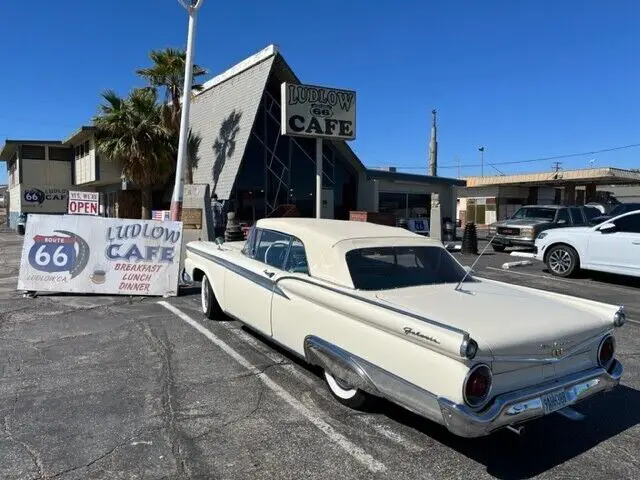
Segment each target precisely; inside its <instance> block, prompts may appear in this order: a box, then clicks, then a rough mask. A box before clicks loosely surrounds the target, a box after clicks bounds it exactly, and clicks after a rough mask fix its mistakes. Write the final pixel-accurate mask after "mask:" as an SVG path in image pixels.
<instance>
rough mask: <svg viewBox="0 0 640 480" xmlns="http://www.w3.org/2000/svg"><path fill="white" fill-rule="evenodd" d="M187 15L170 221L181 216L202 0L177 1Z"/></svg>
mask: <svg viewBox="0 0 640 480" xmlns="http://www.w3.org/2000/svg"><path fill="white" fill-rule="evenodd" d="M178 1H179V2H180V4H181V5H182V6H183V7H184V8H185V9H186V10H187V12H188V13H189V30H188V33H187V58H186V60H185V62H184V86H183V91H182V114H181V116H180V139H179V140H178V159H177V162H176V180H175V184H174V186H173V195H172V196H171V220H173V221H179V220H180V218H181V216H182V197H183V190H184V163H185V159H186V156H187V135H188V132H189V107H190V106H191V84H192V81H193V51H194V42H193V40H194V37H195V34H196V16H197V14H198V10H199V9H200V7H201V6H202V2H203V1H204V0H178Z"/></svg>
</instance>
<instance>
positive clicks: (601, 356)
mask: <svg viewBox="0 0 640 480" xmlns="http://www.w3.org/2000/svg"><path fill="white" fill-rule="evenodd" d="M615 353H616V343H615V340H614V338H613V337H612V336H611V335H607V336H606V337H605V338H604V339H603V340H602V342H600V348H598V363H599V364H600V366H601V367H603V368H607V367H608V366H609V364H610V363H611V360H613V356H614V355H615Z"/></svg>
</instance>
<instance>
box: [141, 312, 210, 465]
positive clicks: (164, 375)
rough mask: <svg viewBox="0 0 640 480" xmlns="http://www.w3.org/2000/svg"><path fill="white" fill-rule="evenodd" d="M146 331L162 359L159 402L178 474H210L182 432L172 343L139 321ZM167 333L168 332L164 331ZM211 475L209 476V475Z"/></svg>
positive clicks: (197, 452)
mask: <svg viewBox="0 0 640 480" xmlns="http://www.w3.org/2000/svg"><path fill="white" fill-rule="evenodd" d="M139 325H140V326H141V328H142V331H143V333H144V335H145V336H146V337H147V339H148V340H149V343H150V344H151V348H152V350H153V351H154V352H155V354H156V355H157V356H158V358H159V359H160V367H161V368H160V391H161V393H160V402H161V408H162V418H163V424H164V432H165V435H166V437H167V441H168V444H169V445H170V447H171V454H172V456H173V458H174V461H175V463H176V470H177V478H193V477H201V476H207V475H208V472H206V467H205V465H204V462H201V461H200V458H201V454H200V453H199V451H198V449H197V447H196V446H195V444H194V441H193V440H194V439H192V438H189V437H188V436H187V435H185V434H184V432H182V430H181V429H180V426H179V421H178V420H179V419H178V412H179V406H178V403H177V400H176V395H175V388H176V387H175V379H174V372H173V365H172V358H173V357H172V356H173V345H171V343H170V342H169V341H168V339H166V338H161V336H160V335H158V334H157V333H156V332H154V331H153V330H152V329H151V327H150V326H149V325H148V324H146V323H144V322H139ZM162 334H163V336H166V332H162ZM207 478H208V477H207Z"/></svg>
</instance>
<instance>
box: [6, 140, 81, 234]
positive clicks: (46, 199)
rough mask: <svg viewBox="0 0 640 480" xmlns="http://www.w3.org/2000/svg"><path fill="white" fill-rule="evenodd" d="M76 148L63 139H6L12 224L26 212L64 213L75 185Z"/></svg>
mask: <svg viewBox="0 0 640 480" xmlns="http://www.w3.org/2000/svg"><path fill="white" fill-rule="evenodd" d="M72 158H73V157H72V150H71V149H70V148H69V147H67V146H65V145H63V144H62V141H60V140H6V141H5V144H4V146H3V147H2V149H1V150H0V161H4V162H6V163H7V176H8V182H9V183H8V203H9V208H8V210H9V212H8V217H9V226H10V227H11V228H16V223H17V220H18V216H19V215H20V213H21V212H25V213H32V212H38V213H64V212H66V210H67V195H68V190H69V188H70V187H71V185H73V171H72V168H73V166H72Z"/></svg>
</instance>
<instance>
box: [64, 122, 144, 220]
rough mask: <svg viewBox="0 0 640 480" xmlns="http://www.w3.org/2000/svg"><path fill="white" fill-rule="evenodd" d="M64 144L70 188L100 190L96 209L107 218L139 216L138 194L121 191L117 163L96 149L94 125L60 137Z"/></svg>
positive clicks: (119, 167)
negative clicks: (69, 159)
mask: <svg viewBox="0 0 640 480" xmlns="http://www.w3.org/2000/svg"><path fill="white" fill-rule="evenodd" d="M64 145H66V146H68V147H69V148H71V149H72V151H73V185H74V187H81V188H79V189H81V190H88V191H94V192H100V194H101V195H100V211H101V212H102V213H103V214H104V215H105V216H107V217H121V218H136V216H139V214H140V195H136V194H131V192H130V191H127V190H126V189H125V190H123V182H122V179H121V175H122V167H121V165H120V164H119V163H117V162H114V161H111V160H109V159H108V158H105V157H104V156H103V155H100V154H99V153H98V152H97V150H96V140H95V127H93V126H88V125H83V126H82V127H80V128H79V129H78V130H76V131H75V132H73V133H72V134H71V135H70V136H69V137H68V138H67V139H65V140H64ZM125 186H126V185H125Z"/></svg>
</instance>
